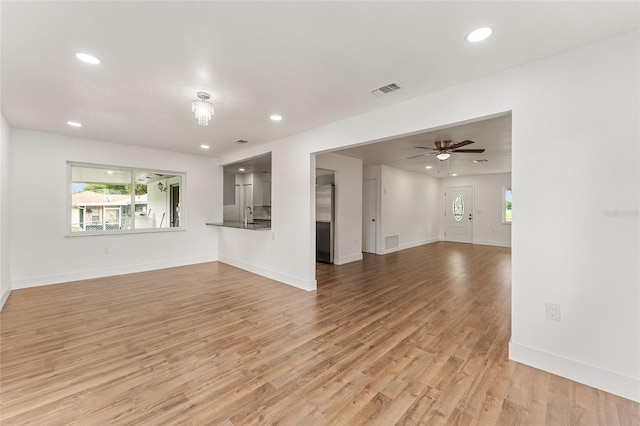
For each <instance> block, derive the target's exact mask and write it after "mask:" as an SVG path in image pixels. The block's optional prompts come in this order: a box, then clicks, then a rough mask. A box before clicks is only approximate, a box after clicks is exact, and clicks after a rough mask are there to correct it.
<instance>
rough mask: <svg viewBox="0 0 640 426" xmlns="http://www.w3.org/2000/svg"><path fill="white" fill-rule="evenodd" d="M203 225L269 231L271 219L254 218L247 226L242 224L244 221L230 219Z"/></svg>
mask: <svg viewBox="0 0 640 426" xmlns="http://www.w3.org/2000/svg"><path fill="white" fill-rule="evenodd" d="M205 225H209V226H223V227H225V228H238V229H248V230H251V231H269V230H270V229H271V221H270V220H259V219H257V220H255V221H253V222H249V223H247V226H245V225H244V221H242V222H239V221H231V220H225V221H224V222H207V223H206V224H205Z"/></svg>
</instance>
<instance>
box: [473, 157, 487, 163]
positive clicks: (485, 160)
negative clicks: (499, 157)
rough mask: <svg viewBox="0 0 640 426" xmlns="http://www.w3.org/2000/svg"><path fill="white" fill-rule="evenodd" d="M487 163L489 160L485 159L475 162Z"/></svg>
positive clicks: (475, 161)
mask: <svg viewBox="0 0 640 426" xmlns="http://www.w3.org/2000/svg"><path fill="white" fill-rule="evenodd" d="M487 161H489V160H487V159H486V158H483V159H481V160H473V162H474V163H486V162H487Z"/></svg>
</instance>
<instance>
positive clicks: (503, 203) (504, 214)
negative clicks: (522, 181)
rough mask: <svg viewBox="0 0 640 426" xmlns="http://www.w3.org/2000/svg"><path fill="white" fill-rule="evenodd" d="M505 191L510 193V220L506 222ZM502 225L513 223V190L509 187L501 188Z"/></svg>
mask: <svg viewBox="0 0 640 426" xmlns="http://www.w3.org/2000/svg"><path fill="white" fill-rule="evenodd" d="M507 191H510V192H511V199H512V201H511V214H512V216H511V220H510V221H507ZM501 210H502V224H503V225H511V224H512V223H513V190H512V189H511V186H503V187H502V207H501Z"/></svg>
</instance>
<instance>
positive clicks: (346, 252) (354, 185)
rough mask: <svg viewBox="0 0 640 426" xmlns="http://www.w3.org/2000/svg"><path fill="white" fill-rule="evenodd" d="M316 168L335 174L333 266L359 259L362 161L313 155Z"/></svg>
mask: <svg viewBox="0 0 640 426" xmlns="http://www.w3.org/2000/svg"><path fill="white" fill-rule="evenodd" d="M316 167H318V168H321V169H327V170H333V171H335V202H336V205H335V216H336V217H335V253H334V263H335V264H336V265H342V264H345V263H349V262H353V261H356V260H361V259H362V160H358V159H356V158H351V157H345V156H344V155H337V154H330V153H324V154H317V155H316Z"/></svg>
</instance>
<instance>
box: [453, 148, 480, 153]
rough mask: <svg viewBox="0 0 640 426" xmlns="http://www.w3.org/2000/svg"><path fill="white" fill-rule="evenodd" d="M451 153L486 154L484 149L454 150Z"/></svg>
mask: <svg viewBox="0 0 640 426" xmlns="http://www.w3.org/2000/svg"><path fill="white" fill-rule="evenodd" d="M451 152H476V153H481V152H484V148H483V149H454V150H453V151H451Z"/></svg>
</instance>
